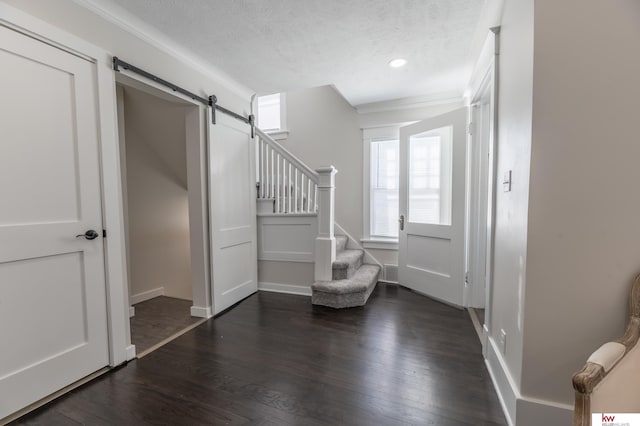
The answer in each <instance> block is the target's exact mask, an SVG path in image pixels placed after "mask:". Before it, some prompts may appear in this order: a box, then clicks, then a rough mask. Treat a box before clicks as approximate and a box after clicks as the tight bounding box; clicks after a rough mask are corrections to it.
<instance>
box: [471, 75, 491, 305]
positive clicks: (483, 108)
mask: <svg viewBox="0 0 640 426" xmlns="http://www.w3.org/2000/svg"><path fill="white" fill-rule="evenodd" d="M471 121H472V129H473V134H472V135H471V143H470V146H469V149H470V153H469V154H470V155H469V160H470V161H469V163H470V168H469V176H468V180H467V181H468V184H469V202H470V206H469V218H468V223H469V232H468V247H467V249H468V250H467V252H468V261H467V262H468V265H467V270H468V274H469V277H468V283H469V285H470V289H469V291H470V294H469V298H468V303H467V305H468V306H470V307H474V308H484V307H485V299H486V297H485V296H486V295H485V289H486V278H487V276H486V275H487V243H488V238H487V236H488V235H487V220H488V218H487V212H488V203H489V145H490V141H491V102H490V87H488V88H487V90H485V91H484V95H483V96H482V97H481V98H479V99H478V101H477V102H476V103H474V104H473V105H472V107H471Z"/></svg>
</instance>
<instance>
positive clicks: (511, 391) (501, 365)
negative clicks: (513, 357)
mask: <svg viewBox="0 0 640 426" xmlns="http://www.w3.org/2000/svg"><path fill="white" fill-rule="evenodd" d="M486 345H487V348H486V349H487V351H486V354H487V358H486V359H485V363H486V364H487V369H488V370H489V374H490V375H491V380H492V381H493V385H494V387H495V389H496V392H497V394H498V399H499V400H500V405H502V410H503V412H504V415H505V418H506V419H507V423H508V424H509V426H516V425H517V426H538V425H549V426H564V425H570V424H571V422H572V419H573V407H572V406H571V405H568V404H559V403H556V402H551V401H543V400H539V399H535V398H529V397H527V396H523V395H521V394H520V390H519V389H518V387H517V386H516V384H515V382H514V380H513V378H512V377H511V373H510V372H509V369H508V368H507V365H506V362H505V360H504V357H503V356H502V354H501V353H500V351H499V350H498V346H497V345H496V342H495V341H494V340H493V338H492V337H488V338H487V339H486Z"/></svg>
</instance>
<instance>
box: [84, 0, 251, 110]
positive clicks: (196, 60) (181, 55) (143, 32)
mask: <svg viewBox="0 0 640 426" xmlns="http://www.w3.org/2000/svg"><path fill="white" fill-rule="evenodd" d="M73 2H74V3H76V4H78V5H79V6H81V7H84V8H85V9H88V10H89V11H91V12H93V13H95V14H96V15H98V16H100V17H101V18H103V19H105V20H106V21H108V22H110V23H112V24H114V25H115V26H117V27H118V28H120V29H122V30H123V31H126V32H128V33H129V34H132V35H133V36H135V37H137V38H139V39H141V40H143V41H144V42H145V43H148V44H150V45H151V46H153V47H155V48H156V49H158V50H160V51H162V52H164V53H166V54H168V55H169V56H172V57H174V58H175V59H177V60H178V61H180V62H182V63H184V64H185V65H187V66H189V67H191V68H193V69H194V70H196V71H198V72H200V73H202V74H203V75H205V76H207V77H209V78H211V79H212V80H214V81H216V82H218V83H220V84H222V85H223V86H225V87H226V88H227V89H229V90H231V91H232V92H234V93H236V94H237V95H239V96H241V97H243V98H249V97H251V96H252V95H253V93H254V91H253V90H251V89H250V88H249V87H247V86H245V85H244V84H242V83H240V82H239V81H237V80H235V79H234V78H233V77H231V76H230V75H229V74H227V73H226V72H224V71H222V70H221V69H220V68H218V67H217V66H215V65H213V64H212V63H210V62H208V61H206V60H204V59H202V58H201V57H199V56H198V55H196V54H194V53H193V52H191V51H189V50H187V49H185V48H184V47H182V46H180V45H179V44H178V43H176V42H174V41H173V40H171V39H170V38H169V37H167V36H166V35H164V34H163V33H162V32H161V31H159V30H157V29H156V28H155V27H153V26H151V25H149V24H147V23H145V22H144V21H142V20H141V19H139V18H138V17H136V16H135V15H133V14H131V13H130V12H128V11H127V10H125V9H124V8H122V7H121V6H119V5H117V4H115V3H113V2H112V1H111V0H73Z"/></svg>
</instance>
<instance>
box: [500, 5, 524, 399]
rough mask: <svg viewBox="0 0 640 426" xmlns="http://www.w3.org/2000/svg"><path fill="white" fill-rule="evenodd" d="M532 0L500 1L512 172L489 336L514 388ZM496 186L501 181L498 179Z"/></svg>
mask: <svg viewBox="0 0 640 426" xmlns="http://www.w3.org/2000/svg"><path fill="white" fill-rule="evenodd" d="M533 24H534V23H533V1H531V0H510V1H507V2H506V6H505V10H504V15H503V20H502V27H501V33H500V45H501V49H500V60H499V73H500V84H499V101H498V102H499V106H498V114H499V125H498V144H499V146H498V163H497V176H498V180H499V179H501V177H502V176H503V174H504V172H506V171H508V170H511V171H512V186H511V188H512V190H511V192H503V191H502V187H501V185H498V186H497V193H496V218H495V242H494V244H495V245H494V258H493V259H494V269H493V290H492V300H491V301H490V303H491V314H490V315H491V320H490V324H489V325H490V328H489V336H490V338H491V339H493V340H494V341H495V342H499V340H500V332H501V330H504V331H505V332H506V334H507V339H506V350H505V352H504V354H502V356H503V358H504V362H505V364H506V367H507V372H506V373H507V374H509V375H510V376H511V379H512V380H513V381H514V382H515V385H516V386H517V387H519V384H520V376H521V369H522V339H523V318H524V314H525V312H524V311H523V309H524V286H525V274H526V256H527V210H528V198H529V163H530V156H531V109H532V90H533ZM500 182H501V181H500Z"/></svg>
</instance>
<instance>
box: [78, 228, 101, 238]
mask: <svg viewBox="0 0 640 426" xmlns="http://www.w3.org/2000/svg"><path fill="white" fill-rule="evenodd" d="M78 237H85V238H86V239H87V240H95V239H96V238H98V233H97V232H96V231H94V230H93V229H89V230H88V231H87V232H85V233H84V234H78V235H76V238H78Z"/></svg>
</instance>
